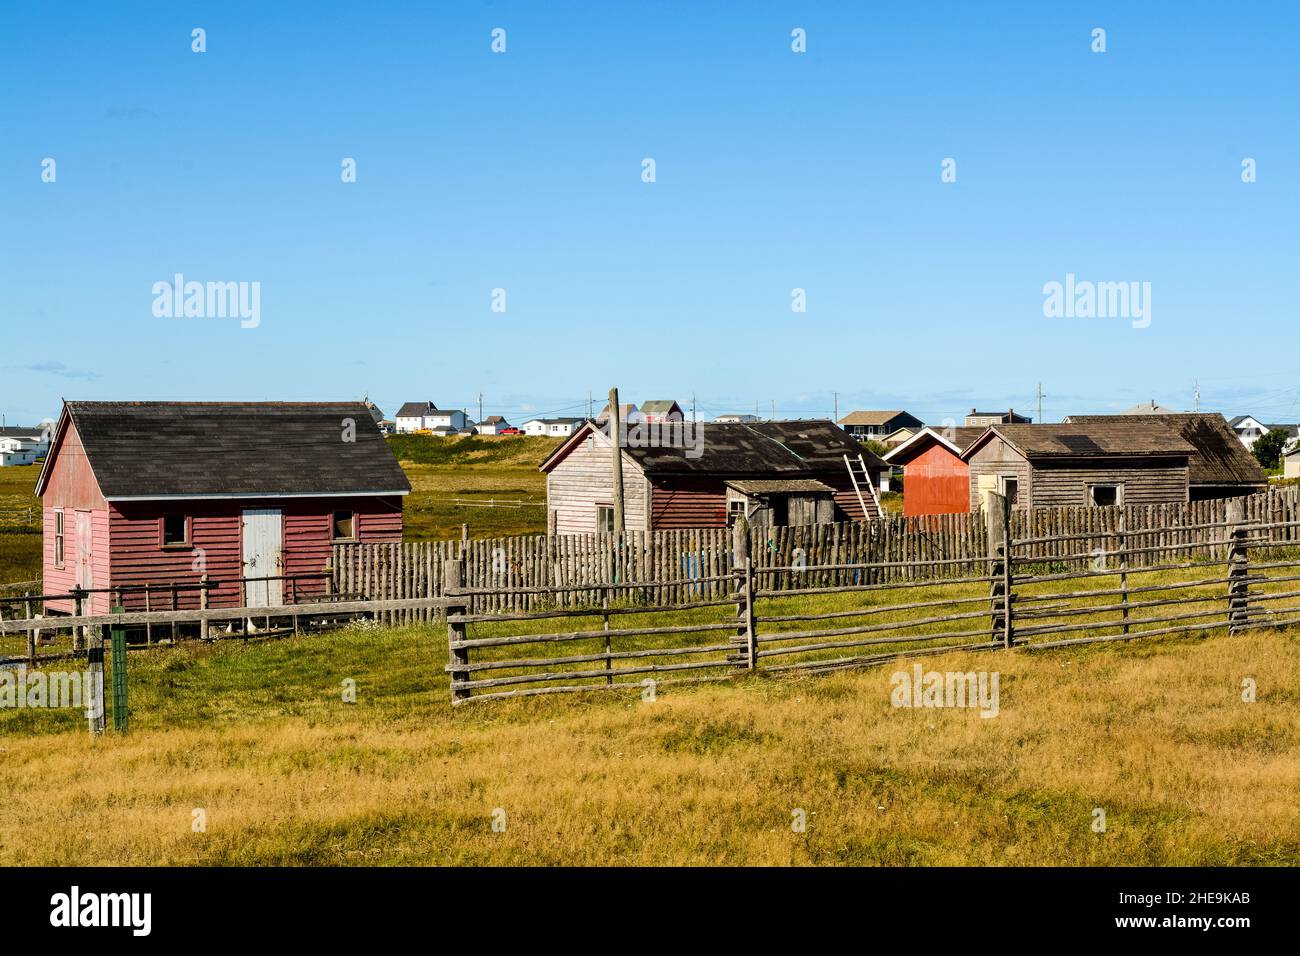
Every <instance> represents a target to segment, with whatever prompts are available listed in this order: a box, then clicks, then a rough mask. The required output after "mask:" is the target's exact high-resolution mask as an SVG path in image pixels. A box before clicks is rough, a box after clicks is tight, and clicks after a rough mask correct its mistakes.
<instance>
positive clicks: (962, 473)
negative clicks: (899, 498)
mask: <svg viewBox="0 0 1300 956" xmlns="http://www.w3.org/2000/svg"><path fill="white" fill-rule="evenodd" d="M970 504H971V502H970V468H969V467H967V465H966V463H965V462H964V461H962V460H961V458H960V457H959V456H958V455H955V454H953V452H952V449H950V448H946V447H945V446H943V445H941V444H939V443H938V442H935V443H933V444H931V445H930V447H929V448H927V449H925V451H923V452H921V453H920V454H918V455H917V456H916V457H915V458H913V459H912V460H911V461H909V462H907V464H905V465H904V466H903V514H905V515H907V516H909V517H911V516H916V515H937V514H956V513H961V512H967V511H970Z"/></svg>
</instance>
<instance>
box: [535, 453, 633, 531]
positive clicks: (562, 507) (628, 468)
mask: <svg viewBox="0 0 1300 956" xmlns="http://www.w3.org/2000/svg"><path fill="white" fill-rule="evenodd" d="M610 458H611V451H610V446H609V439H608V438H606V437H605V436H604V435H603V434H600V433H594V434H592V435H588V436H587V438H585V439H584V440H583V441H582V442H580V443H579V444H578V445H577V446H576V447H575V448H574V449H573V450H572V451H570V452H569V453H568V454H567V455H565V457H564V459H563V460H562V461H560V462H558V463H557V464H556V465H555V467H554V468H553V469H551V471H550V472H548V473H547V475H546V507H547V509H548V510H550V511H552V512H554V513H555V519H554V520H555V524H554V528H555V532H556V533H557V534H592V533H594V532H595V531H596V506H597V505H612V504H613V503H614V476H613V469H612V468H611V466H610ZM647 497H648V488H647V484H646V480H645V474H644V473H643V472H642V471H641V469H640V467H639V466H638V465H637V464H636V463H635V462H633V461H632V460H631V459H630V458H628V457H627V456H626V455H624V456H623V521H624V527H625V528H626V529H627V530H628V531H644V530H646V513H647V510H648V509H647V507H646V505H647Z"/></svg>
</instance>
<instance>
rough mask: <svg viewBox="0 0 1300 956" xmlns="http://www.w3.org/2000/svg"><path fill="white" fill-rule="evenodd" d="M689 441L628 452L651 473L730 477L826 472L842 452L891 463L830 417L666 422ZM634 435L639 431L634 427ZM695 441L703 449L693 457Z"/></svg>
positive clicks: (873, 465) (548, 463)
mask: <svg viewBox="0 0 1300 956" xmlns="http://www.w3.org/2000/svg"><path fill="white" fill-rule="evenodd" d="M594 428H595V426H594V425H589V426H588V427H587V428H583V429H579V430H578V431H577V432H576V433H575V434H574V436H573V437H572V438H570V439H569V440H568V441H567V442H565V443H564V444H563V445H561V446H560V447H559V448H557V449H556V450H555V451H554V452H552V453H551V455H550V456H548V457H547V459H546V460H545V461H543V462H542V465H541V468H542V470H543V471H548V470H550V468H551V467H553V466H554V465H555V464H556V463H558V461H559V460H560V459H561V458H562V457H563V456H564V455H565V454H566V453H567V449H569V448H572V447H575V446H576V445H577V444H578V443H579V442H581V441H583V440H585V436H586V435H587V432H588V430H590V429H594ZM683 428H687V429H691V430H690V431H689V432H686V433H684V434H687V435H689V437H690V439H691V441H674V442H672V444H673V445H675V446H676V447H660V448H653V447H638V446H637V445H635V444H634V443H631V442H630V443H629V444H628V445H627V446H625V447H624V452H625V453H626V454H627V455H628V457H630V458H631V459H632V460H633V461H635V462H636V463H637V464H638V465H639V466H640V467H641V470H642V471H644V472H645V473H646V474H647V475H648V476H650V477H651V478H654V477H657V476H660V475H713V476H720V477H727V478H763V477H770V476H776V475H781V476H796V475H812V474H825V473H826V472H827V471H834V470H843V469H844V456H845V455H848V456H849V457H850V458H853V459H856V458H857V456H858V455H861V456H862V459H863V461H864V462H866V465H867V467H868V468H869V469H883V468H888V467H889V466H888V465H887V464H885V462H883V461H882V460H881V459H880V458H878V457H877V456H876V455H873V454H872V453H871V452H870V451H868V450H867V449H865V448H863V447H862V446H861V445H859V444H858V443H857V442H856V441H854V440H853V439H852V438H850V437H849V436H848V435H847V434H845V433H844V431H843V430H842V429H840V428H837V427H836V426H835V425H834V423H832V422H829V421H795V422H751V423H742V422H700V423H698V424H695V425H691V424H690V423H685V424H684V425H683V424H675V425H671V426H670V425H664V426H663V433H662V434H664V435H673V434H675V433H682V432H681V430H682V429H683ZM633 437H635V432H633ZM692 444H694V445H695V447H696V449H698V451H699V454H698V455H697V456H695V457H692V454H693V449H692V448H691V445H692Z"/></svg>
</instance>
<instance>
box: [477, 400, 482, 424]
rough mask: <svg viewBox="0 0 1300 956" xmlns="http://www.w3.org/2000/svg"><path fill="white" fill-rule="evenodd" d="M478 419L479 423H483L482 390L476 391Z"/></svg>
mask: <svg viewBox="0 0 1300 956" xmlns="http://www.w3.org/2000/svg"><path fill="white" fill-rule="evenodd" d="M478 421H479V424H480V425H481V424H483V393H482V392H479V393H478Z"/></svg>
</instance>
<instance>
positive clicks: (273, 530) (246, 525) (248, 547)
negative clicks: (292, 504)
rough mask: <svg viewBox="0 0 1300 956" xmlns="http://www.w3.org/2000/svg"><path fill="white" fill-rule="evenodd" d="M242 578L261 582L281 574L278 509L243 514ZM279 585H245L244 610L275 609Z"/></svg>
mask: <svg viewBox="0 0 1300 956" xmlns="http://www.w3.org/2000/svg"><path fill="white" fill-rule="evenodd" d="M243 517H244V520H243V529H244V530H243V538H244V577H246V578H265V577H272V576H274V575H278V574H281V573H282V571H281V563H280V509H279V508H248V509H246V510H245V511H244V515H243ZM283 584H284V582H283V581H248V582H245V584H244V600H245V602H246V606H247V607H279V606H280V605H281V604H283V603H284V601H283V599H282V597H281V595H282V593H283V589H282V587H281V585H283Z"/></svg>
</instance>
